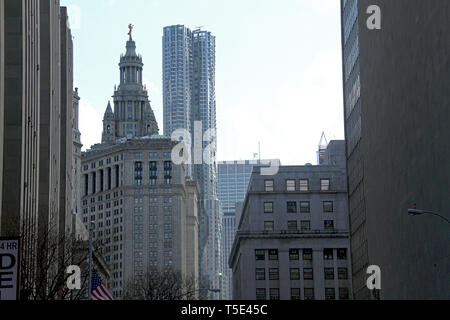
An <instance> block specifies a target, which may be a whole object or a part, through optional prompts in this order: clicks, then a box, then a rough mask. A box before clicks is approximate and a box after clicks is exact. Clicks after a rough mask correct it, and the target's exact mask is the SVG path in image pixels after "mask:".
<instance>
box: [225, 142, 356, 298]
mask: <svg viewBox="0 0 450 320" xmlns="http://www.w3.org/2000/svg"><path fill="white" fill-rule="evenodd" d="M336 143H338V144H340V145H341V147H340V148H341V149H342V148H343V146H344V145H343V143H342V142H336ZM330 145H331V146H333V145H334V142H331V143H330ZM341 153H343V152H341ZM229 266H230V268H232V270H233V299H236V300H255V299H256V300H266V299H275V300H277V299H282V300H291V299H292V300H295V299H317V300H323V299H349V298H350V297H351V278H350V275H351V265H350V245H349V228H348V210H347V193H346V175H345V167H344V166H342V165H321V166H282V167H280V169H279V172H278V173H277V174H276V175H274V176H263V175H261V168H260V167H256V168H254V169H253V173H252V176H251V179H250V184H249V188H248V192H247V195H246V198H245V201H244V204H243V207H242V216H241V219H240V222H239V225H238V230H237V235H236V239H235V241H234V244H233V248H232V251H231V254H230V258H229Z"/></svg>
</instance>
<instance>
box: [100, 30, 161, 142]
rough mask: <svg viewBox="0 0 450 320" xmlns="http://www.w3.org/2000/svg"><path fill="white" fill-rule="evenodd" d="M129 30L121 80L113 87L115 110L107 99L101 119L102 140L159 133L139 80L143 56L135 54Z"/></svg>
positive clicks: (146, 93) (122, 60) (111, 140)
mask: <svg viewBox="0 0 450 320" xmlns="http://www.w3.org/2000/svg"><path fill="white" fill-rule="evenodd" d="M131 30H132V29H130V33H129V35H130V38H129V40H128V41H127V44H126V53H125V55H121V57H120V63H119V67H120V84H119V86H118V87H117V88H115V90H114V96H113V99H114V113H113V112H112V109H111V105H110V104H109V103H108V107H107V108H106V112H105V116H104V119H103V135H102V143H110V142H114V141H115V140H117V139H120V138H128V139H131V138H133V137H140V136H151V135H154V134H158V133H159V129H158V124H157V123H156V119H155V115H154V113H153V110H152V108H151V105H150V101H149V98H148V92H147V90H146V88H145V86H144V85H143V84H142V69H143V66H144V64H143V63H142V56H141V55H138V54H136V44H135V42H134V41H133V38H132V35H131Z"/></svg>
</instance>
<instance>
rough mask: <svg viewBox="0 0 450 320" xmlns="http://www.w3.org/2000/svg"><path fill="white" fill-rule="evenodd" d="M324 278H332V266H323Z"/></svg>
mask: <svg viewBox="0 0 450 320" xmlns="http://www.w3.org/2000/svg"><path fill="white" fill-rule="evenodd" d="M324 273H325V280H334V268H325V272H324Z"/></svg>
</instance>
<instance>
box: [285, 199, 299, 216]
mask: <svg viewBox="0 0 450 320" xmlns="http://www.w3.org/2000/svg"><path fill="white" fill-rule="evenodd" d="M287 212H288V213H297V202H295V201H289V202H288V203H287Z"/></svg>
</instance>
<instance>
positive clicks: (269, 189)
mask: <svg viewBox="0 0 450 320" xmlns="http://www.w3.org/2000/svg"><path fill="white" fill-rule="evenodd" d="M264 190H265V191H266V192H273V180H264Z"/></svg>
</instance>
